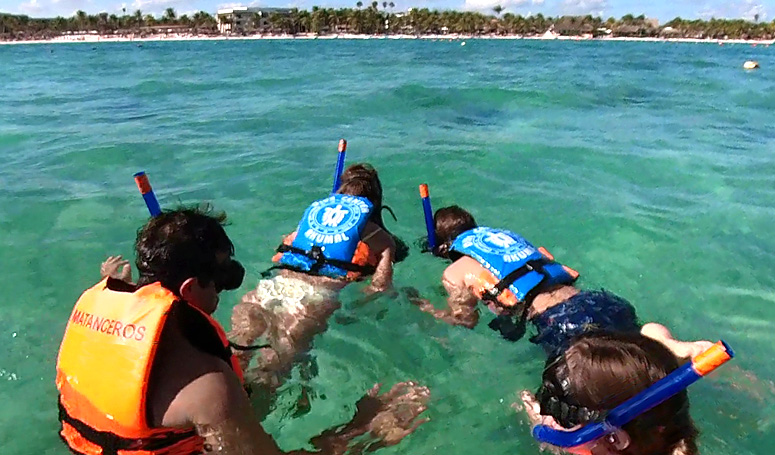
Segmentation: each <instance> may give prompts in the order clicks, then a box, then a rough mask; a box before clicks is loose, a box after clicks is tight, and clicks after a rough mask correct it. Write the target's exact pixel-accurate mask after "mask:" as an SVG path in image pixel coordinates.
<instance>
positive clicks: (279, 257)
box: [229, 165, 396, 401]
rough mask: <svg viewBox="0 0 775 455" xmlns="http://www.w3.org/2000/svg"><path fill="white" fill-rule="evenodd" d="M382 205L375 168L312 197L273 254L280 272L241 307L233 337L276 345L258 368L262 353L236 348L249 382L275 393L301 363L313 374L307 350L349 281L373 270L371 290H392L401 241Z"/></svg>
mask: <svg viewBox="0 0 775 455" xmlns="http://www.w3.org/2000/svg"><path fill="white" fill-rule="evenodd" d="M369 169H371V170H373V168H370V167H369ZM381 206H382V185H381V183H380V181H379V176H378V175H377V173H376V171H373V172H370V171H368V169H367V168H365V167H364V166H363V165H353V166H350V167H349V168H348V169H347V170H345V172H344V174H343V178H342V184H341V186H340V188H339V190H338V191H337V194H334V195H332V196H330V197H328V198H325V199H322V200H319V201H316V202H315V203H313V204H312V205H311V206H310V207H309V208H308V209H307V210H306V211H305V213H304V216H303V217H302V220H301V222H300V223H299V227H298V228H297V230H296V231H294V232H293V233H291V234H289V235H287V236H286V237H285V238H284V239H283V243H282V244H281V245H280V246H279V247H278V250H277V251H278V253H277V254H276V255H275V256H274V258H273V261H274V262H276V263H278V266H275V267H273V268H279V269H281V270H280V272H279V273H278V274H277V275H276V276H274V277H272V278H270V279H264V280H261V281H259V283H258V286H257V287H256V288H255V289H254V290H252V291H250V292H248V293H247V294H246V295H245V296H244V297H243V298H242V301H241V302H240V303H239V304H237V305H236V306H235V307H234V310H233V312H232V317H231V324H232V330H231V332H230V333H229V337H230V338H231V339H232V340H233V341H234V342H235V343H238V344H240V345H251V344H253V343H254V342H255V340H256V339H258V338H259V337H262V336H264V337H265V342H266V343H268V344H269V345H270V346H271V347H268V348H263V349H261V350H260V354H261V355H260V356H258V361H257V366H256V367H254V368H251V369H248V365H249V364H250V361H251V360H252V357H253V354H254V352H255V351H247V350H246V351H242V352H240V353H238V354H237V356H238V358H239V359H240V365H241V366H242V368H243V369H245V371H246V373H247V376H248V382H249V383H251V385H256V386H259V387H260V389H263V390H264V391H265V394H266V395H273V393H272V392H273V391H274V390H275V389H277V388H278V387H279V386H280V385H282V384H283V382H284V380H285V378H286V377H287V376H288V374H289V373H290V372H291V370H292V369H293V367H294V365H299V366H300V368H301V370H300V372H301V376H302V379H305V380H307V379H309V377H310V376H311V375H313V374H314V371H315V369H316V368H315V366H314V360H313V359H312V358H310V357H309V355H308V352H309V351H310V349H311V348H312V342H313V339H314V337H315V336H316V335H318V334H320V333H323V332H324V331H325V330H326V328H327V327H328V320H329V318H330V317H331V316H332V315H333V314H334V312H335V311H336V310H337V309H339V307H340V306H341V303H340V301H339V298H338V295H339V292H340V291H341V290H342V289H343V288H344V287H345V286H347V285H348V284H350V283H352V282H353V281H359V280H363V279H366V278H368V277H369V276H370V277H371V283H370V284H369V285H368V286H367V287H366V288H365V290H364V291H365V292H366V293H367V294H370V295H373V294H375V293H379V292H384V291H387V290H389V289H391V287H392V279H393V262H394V252H395V248H396V244H395V241H394V239H393V236H392V235H391V234H389V233H388V232H387V231H385V230H384V229H383V228H382V227H380V223H381V217H379V214H380V210H379V208H380V207H381ZM339 230H341V231H342V232H339ZM324 234H325V235H324ZM254 390H258V389H256V388H254ZM302 392H303V393H307V391H306V390H303V391H302ZM304 401H306V400H304Z"/></svg>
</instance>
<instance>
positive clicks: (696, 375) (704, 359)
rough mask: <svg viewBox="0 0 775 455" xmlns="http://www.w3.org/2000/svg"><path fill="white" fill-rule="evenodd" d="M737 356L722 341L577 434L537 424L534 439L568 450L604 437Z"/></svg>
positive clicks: (534, 429) (580, 429)
mask: <svg viewBox="0 0 775 455" xmlns="http://www.w3.org/2000/svg"><path fill="white" fill-rule="evenodd" d="M734 356H735V353H734V351H732V348H730V347H729V345H728V344H726V343H725V342H724V341H719V342H718V343H716V344H714V345H713V346H712V347H711V348H710V349H708V350H707V351H705V352H703V353H702V354H700V355H698V356H697V357H695V358H694V359H693V360H692V361H691V362H689V363H687V364H685V365H683V366H681V367H679V368H677V369H676V370H675V371H673V372H672V373H670V374H669V375H667V376H665V377H664V378H662V379H661V380H659V381H657V382H656V383H654V385H652V386H651V387H649V388H648V389H646V390H644V391H642V392H640V393H639V394H637V395H635V396H634V397H632V398H630V399H629V400H627V401H625V402H624V403H622V404H620V405H619V406H617V407H616V408H614V409H613V410H612V411H611V412H609V413H608V415H607V416H606V417H605V420H603V421H602V422H597V423H591V424H588V425H585V426H584V427H583V428H579V429H578V430H575V431H562V430H555V429H554V428H551V427H549V426H546V425H538V426H536V427H535V428H533V437H534V438H535V439H536V440H538V441H540V442H545V443H547V444H551V445H553V446H557V447H565V448H567V447H576V446H580V445H582V444H586V443H588V442H591V441H594V440H596V439H599V438H602V437H603V436H605V435H607V434H610V433H613V432H614V431H616V429H617V428H621V427H622V426H623V425H625V424H627V423H628V422H630V421H631V420H633V419H634V418H636V417H638V416H639V415H641V414H643V413H644V412H646V411H648V410H650V409H651V408H653V407H655V406H658V405H659V404H661V403H662V402H664V401H665V400H667V399H668V398H670V397H672V396H673V395H675V394H677V393H678V392H680V391H682V390H684V389H686V388H687V387H689V386H690V385H692V384H694V383H695V382H697V381H698V380H699V379H701V378H702V377H703V376H705V375H707V374H708V373H710V372H711V371H713V370H715V369H716V368H718V367H720V366H721V365H723V364H725V363H726V362H727V361H729V360H730V359H732V358H733V357H734Z"/></svg>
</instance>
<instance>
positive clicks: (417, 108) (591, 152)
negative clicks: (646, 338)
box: [0, 40, 775, 455]
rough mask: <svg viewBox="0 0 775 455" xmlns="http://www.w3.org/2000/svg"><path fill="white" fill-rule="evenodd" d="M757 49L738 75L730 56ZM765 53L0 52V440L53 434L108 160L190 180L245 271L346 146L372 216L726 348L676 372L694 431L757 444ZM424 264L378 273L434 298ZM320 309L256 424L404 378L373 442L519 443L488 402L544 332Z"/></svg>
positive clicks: (546, 46)
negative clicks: (565, 272)
mask: <svg viewBox="0 0 775 455" xmlns="http://www.w3.org/2000/svg"><path fill="white" fill-rule="evenodd" d="M748 59H755V60H758V61H759V62H760V64H761V67H762V69H760V70H758V71H753V72H748V71H744V70H743V69H742V64H743V62H744V61H745V60H748ZM774 68H775V47H773V48H765V47H762V46H759V47H756V48H753V47H750V46H746V45H735V46H729V45H727V46H724V47H720V46H716V45H706V44H673V43H623V42H622V43H600V42H539V41H485V40H481V41H480V40H469V41H468V42H467V45H466V46H465V47H462V46H461V45H460V43H459V42H446V41H441V42H432V41H383V40H380V41H374V40H371V41H270V42H267V41H202V42H166V43H165V42H162V43H150V42H149V43H143V45H142V47H138V46H137V45H136V44H135V43H114V44H100V45H96V46H94V45H91V44H60V45H46V44H38V45H18V46H0V163H2V164H1V165H0V289H2V291H3V296H4V303H3V304H2V312H0V343H1V344H2V353H0V402H1V403H2V405H1V406H0V447H2V448H3V452H4V453H9V454H19V455H23V454H65V453H68V452H67V450H66V449H65V447H64V446H63V445H62V444H61V442H60V441H59V439H58V437H57V434H56V431H57V426H58V425H57V420H56V418H57V412H56V390H55V387H54V366H55V360H56V353H57V349H58V346H59V342H60V340H61V336H62V333H63V329H64V326H65V321H66V319H67V317H68V315H69V313H70V311H71V309H72V305H73V303H74V302H75V300H76V299H77V298H78V296H79V295H80V293H81V292H82V291H83V290H84V289H85V288H87V287H88V286H90V285H92V284H93V283H94V282H96V281H97V280H98V278H99V276H98V268H99V264H100V262H101V261H102V260H103V259H104V258H105V257H106V256H107V255H111V254H123V255H124V256H128V257H131V256H132V244H133V241H134V236H135V233H136V230H137V228H138V227H139V226H141V225H142V224H143V223H144V222H145V221H146V220H147V216H148V215H147V212H146V209H145V206H144V204H143V202H142V199H141V198H140V197H139V195H138V193H137V189H136V187H135V186H134V182H133V180H132V174H133V173H134V172H136V171H138V170H145V171H147V173H148V175H149V176H150V179H151V182H152V184H153V185H154V187H155V190H156V193H157V196H158V197H159V199H160V201H161V203H162V205H163V206H167V207H169V206H173V205H176V204H178V203H181V202H182V203H194V202H198V201H209V202H211V203H213V204H214V206H215V207H216V208H218V209H223V210H225V211H226V212H227V213H228V215H229V216H230V219H231V225H230V226H229V227H228V228H227V232H228V233H229V234H230V236H231V237H232V239H233V240H234V243H235V245H236V249H237V258H238V259H239V260H241V261H242V262H243V263H244V264H245V265H246V268H247V277H246V280H245V283H244V284H243V286H242V287H241V288H240V289H239V290H238V291H234V292H231V293H226V294H224V295H223V296H222V299H221V307H220V308H219V310H218V311H217V313H216V316H217V318H218V319H219V320H220V321H222V322H223V323H224V324H225V325H226V326H227V328H228V322H229V315H230V311H231V307H232V306H233V305H234V304H235V303H236V302H237V301H238V300H239V298H240V296H241V295H242V294H244V293H245V292H246V291H248V290H249V289H251V288H252V287H253V286H255V284H256V282H257V280H258V277H259V272H260V271H262V270H264V269H265V268H266V267H268V266H269V265H270V262H269V260H270V257H271V254H272V251H273V249H274V247H275V246H276V245H277V243H278V242H279V239H280V237H281V235H282V234H284V233H287V232H289V231H290V230H292V229H293V228H294V227H295V224H296V223H297V221H298V217H299V216H300V215H301V213H302V211H303V210H304V208H305V207H306V204H308V203H309V202H310V201H312V200H314V199H315V198H319V197H321V196H324V195H326V194H327V192H328V191H330V184H331V177H332V174H333V168H334V163H335V159H336V146H337V141H338V140H339V138H340V137H344V138H346V139H347V140H348V141H349V147H348V163H354V162H358V161H368V162H370V163H372V164H374V165H375V166H376V167H377V168H378V169H379V171H380V175H381V177H382V181H383V185H384V187H385V202H386V203H387V204H389V205H390V206H392V207H393V209H394V210H395V212H396V215H397V216H398V221H397V222H393V221H392V219H387V221H386V222H387V224H388V227H389V228H390V229H391V230H393V231H394V233H396V234H398V235H399V236H401V237H403V238H404V239H405V240H407V241H410V242H413V241H414V240H415V239H416V238H418V237H420V236H421V235H422V234H423V231H424V224H423V217H422V212H421V208H420V204H419V200H418V196H417V185H418V184H419V183H422V182H427V183H429V184H430V187H431V196H432V200H433V203H434V205H435V206H436V207H440V206H442V205H449V204H453V203H454V204H459V205H461V206H463V207H466V208H468V209H470V210H471V211H472V212H473V213H474V215H475V216H476V218H477V221H479V223H480V224H484V225H492V226H497V227H506V228H510V229H512V230H515V231H517V232H520V233H522V234H523V235H524V236H526V237H527V238H528V239H530V240H532V241H533V242H534V243H536V244H539V245H544V246H546V247H547V248H548V249H549V250H550V251H552V253H554V255H555V256H556V257H557V258H558V259H560V260H562V261H563V262H565V263H566V264H568V265H570V266H572V267H574V268H576V269H577V270H579V271H580V272H581V274H582V279H581V281H580V284H581V285H582V286H584V287H588V288H600V287H605V288H606V289H609V290H612V291H615V292H617V293H619V294H620V295H622V296H624V297H626V298H627V299H629V300H630V301H631V302H633V304H634V305H635V306H636V307H637V309H638V312H639V315H640V317H641V318H642V319H643V320H645V321H648V320H656V321H660V322H663V323H665V324H667V325H669V326H670V327H671V328H672V329H673V330H674V332H675V334H676V335H677V336H679V337H681V338H685V339H696V338H704V339H711V340H717V339H720V338H723V339H725V340H726V341H727V342H729V343H730V344H731V345H732V346H733V347H734V348H735V350H736V351H737V353H738V357H737V358H736V359H735V360H734V361H733V362H732V364H730V365H728V366H725V367H724V368H723V369H722V371H719V372H717V373H716V374H714V375H713V376H712V377H710V378H708V379H705V380H703V381H701V382H700V383H698V384H696V385H694V386H692V388H691V392H690V396H691V400H692V414H693V416H694V418H695V420H696V422H697V424H698V427H699V428H700V430H701V432H702V436H701V439H700V442H701V445H702V453H704V454H708V455H727V454H730V455H731V454H734V455H749V454H765V453H769V451H770V447H772V440H773V438H775V385H773V382H772V381H773V377H775V366H774V364H773V362H772V359H773V354H774V351H775V348H774V346H775V323H774V322H773V319H775V276H773V273H772V270H773V269H774V268H775V256H774V255H773V252H774V251H775V238H773V236H772V234H771V232H772V226H773V219H775V128H773V127H772V115H773V112H775V73H774V72H773V69H774ZM444 266H445V263H443V262H442V261H439V260H435V259H433V258H431V257H428V256H426V255H421V254H420V253H419V252H418V251H417V250H416V249H415V250H413V252H412V254H411V255H410V256H409V258H408V259H407V260H406V261H405V262H403V263H401V264H399V265H398V266H397V268H396V276H395V281H396V284H397V286H398V287H402V286H413V287H416V288H418V289H419V290H420V291H421V292H422V293H423V294H424V295H426V296H428V297H429V298H431V300H433V301H434V302H436V303H437V304H439V305H443V298H442V294H441V293H440V289H439V288H440V287H439V276H440V274H441V272H442V270H443V268H444ZM359 292H360V290H359V289H358V287H357V286H354V287H352V288H350V289H348V290H346V291H345V294H344V301H345V305H344V308H343V309H342V310H341V311H340V312H339V314H337V317H336V318H335V319H336V320H335V321H334V322H333V323H332V325H331V327H330V328H329V330H328V331H327V332H326V333H325V334H323V335H321V336H319V337H318V338H317V339H316V342H315V349H314V351H313V354H314V356H315V357H316V359H317V364H318V368H319V374H318V375H317V376H316V377H315V378H314V379H313V380H312V382H311V387H312V389H313V391H314V395H313V399H312V402H311V410H310V411H309V412H308V413H307V414H305V415H301V416H298V415H294V404H293V403H294V402H295V401H296V399H297V398H298V395H299V389H300V387H301V386H300V380H299V379H298V378H296V377H295V378H294V379H293V380H291V381H290V382H289V383H288V384H287V385H286V386H285V387H284V388H283V389H282V390H281V391H280V397H279V399H278V405H277V408H276V409H275V410H274V411H273V412H272V413H271V414H270V415H269V416H268V417H267V418H266V419H265V420H264V425H265V426H266V428H267V429H268V430H269V431H270V432H271V433H272V434H273V435H275V437H276V438H277V439H278V441H279V443H280V444H281V446H282V447H283V448H284V449H288V450H290V449H293V448H298V447H302V446H304V444H305V441H306V440H307V439H309V437H310V436H313V435H315V434H317V433H318V432H320V431H321V430H322V429H324V428H328V427H330V426H332V425H334V424H338V423H342V422H344V421H346V420H348V419H349V417H350V416H351V415H352V412H353V410H354V407H353V404H354V403H355V401H356V400H357V399H358V398H359V397H360V396H361V395H362V393H363V392H364V391H365V390H367V389H368V388H369V387H370V386H371V385H372V384H374V383H376V382H383V383H385V384H386V386H388V385H390V384H392V383H394V382H397V381H400V380H408V379H413V380H417V381H420V382H422V383H425V384H427V385H428V386H429V387H430V388H431V390H432V393H433V398H432V401H431V403H430V409H429V410H428V415H429V416H430V417H431V419H432V420H431V422H429V423H427V424H425V425H424V426H422V427H421V428H420V429H419V430H418V431H417V432H416V433H415V434H413V435H412V436H410V437H409V438H407V439H406V440H404V441H403V442H402V443H401V444H399V445H398V446H396V447H393V448H389V449H386V450H384V451H383V452H384V453H386V454H389V453H394V454H425V455H428V454H433V453H439V454H445V455H448V454H461V455H462V454H470V453H494V454H535V453H538V451H539V448H538V445H537V444H536V443H535V442H534V441H533V440H532V439H531V437H530V433H529V428H528V426H527V425H526V419H525V418H524V417H523V415H522V414H520V413H518V412H516V411H514V410H513V409H511V407H510V404H511V403H512V402H514V401H516V400H517V396H518V393H519V391H520V390H522V389H535V388H536V387H537V386H538V384H539V378H540V373H541V369H542V366H543V354H542V352H541V351H540V349H539V348H538V347H536V346H533V345H531V344H530V343H528V342H527V341H526V340H525V341H522V342H520V343H517V344H512V343H508V342H506V341H503V340H501V339H499V338H498V337H497V336H496V335H495V334H494V333H493V332H491V331H490V330H489V329H487V327H486V322H487V320H488V318H487V317H485V318H483V321H484V322H485V323H482V324H480V327H478V328H476V329H475V330H473V331H468V330H465V329H461V328H454V327H448V326H446V325H445V324H442V323H440V322H435V321H434V320H432V319H431V318H430V317H428V316H426V315H423V314H421V313H420V312H419V311H417V310H416V308H414V307H412V306H411V305H409V304H408V302H407V301H406V300H405V299H404V298H403V297H399V298H396V299H389V298H382V299H379V300H377V301H375V302H371V303H369V304H368V305H367V306H364V307H361V308H354V307H351V306H349V305H348V302H350V301H353V300H354V299H356V298H357V297H358V295H359Z"/></svg>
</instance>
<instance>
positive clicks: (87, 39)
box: [0, 33, 775, 47]
mask: <svg viewBox="0 0 775 455" xmlns="http://www.w3.org/2000/svg"><path fill="white" fill-rule="evenodd" d="M243 40H431V41H464V40H539V41H632V42H655V43H660V42H664V43H704V44H721V45H724V44H751V45H764V46H765V47H769V46H770V45H771V44H775V40H745V39H699V38H654V37H644V38H637V37H602V38H590V37H584V36H545V35H536V36H520V35H466V34H446V35H387V36H385V35H357V34H338V35H315V34H312V33H308V34H297V35H266V34H265V35H261V34H256V35H248V36H225V35H216V36H210V35H188V34H158V35H150V36H144V37H134V36H131V35H130V36H114V35H94V34H82V35H62V36H58V37H56V38H53V39H43V40H18V41H11V40H5V41H0V45H3V44H20V45H21V44H61V43H92V44H96V43H123V42H136V43H143V42H156V41H243Z"/></svg>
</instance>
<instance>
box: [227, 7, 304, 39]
mask: <svg viewBox="0 0 775 455" xmlns="http://www.w3.org/2000/svg"><path fill="white" fill-rule="evenodd" d="M291 11H292V10H291V9H290V8H265V7H248V6H235V7H233V8H225V9H219V10H218V12H217V13H216V15H215V18H216V20H217V21H218V31H220V32H221V33H238V34H242V33H245V32H250V31H254V30H259V29H262V28H265V27H267V26H268V25H269V21H268V18H269V15H270V14H273V13H277V14H282V15H288V14H290V13H291Z"/></svg>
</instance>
